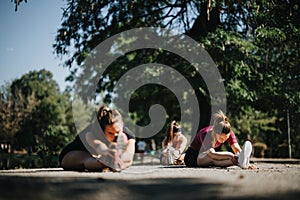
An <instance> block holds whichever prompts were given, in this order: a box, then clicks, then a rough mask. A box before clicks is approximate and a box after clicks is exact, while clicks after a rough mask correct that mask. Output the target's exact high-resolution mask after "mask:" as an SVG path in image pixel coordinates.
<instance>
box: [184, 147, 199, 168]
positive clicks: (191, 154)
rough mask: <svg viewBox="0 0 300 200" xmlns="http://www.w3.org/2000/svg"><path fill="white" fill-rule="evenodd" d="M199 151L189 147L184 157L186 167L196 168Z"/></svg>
mask: <svg viewBox="0 0 300 200" xmlns="http://www.w3.org/2000/svg"><path fill="white" fill-rule="evenodd" d="M198 154H199V151H195V150H194V149H192V147H189V148H188V149H187V150H186V152H185V156H184V163H185V165H186V166H187V167H198V165H197V158H198Z"/></svg>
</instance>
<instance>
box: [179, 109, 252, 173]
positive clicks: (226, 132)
mask: <svg viewBox="0 0 300 200" xmlns="http://www.w3.org/2000/svg"><path fill="white" fill-rule="evenodd" d="M225 141H227V142H228V144H229V145H230V147H231V149H232V151H233V152H234V154H233V153H231V152H217V151H215V149H216V148H217V147H219V146H220V145H221V144H222V143H224V142H225ZM251 151H252V146H251V143H250V142H249V141H246V142H245V143H244V145H243V148H242V149H241V148H240V146H239V144H238V143H237V140H236V137H235V134H234V133H233V131H232V130H231V126H230V123H229V122H228V118H227V117H226V116H225V115H224V113H223V112H222V111H219V112H217V113H216V114H215V115H214V124H213V126H209V127H206V128H203V129H201V130H200V131H199V132H198V133H197V134H196V136H195V137H194V138H193V140H192V142H191V144H190V146H189V148H188V150H187V152H186V155H185V159H184V161H185V164H186V166H188V167H197V166H198V167H208V166H219V167H229V166H232V165H238V166H239V167H241V168H242V169H248V168H252V169H253V168H256V167H255V166H254V165H251V164H249V161H250V155H251Z"/></svg>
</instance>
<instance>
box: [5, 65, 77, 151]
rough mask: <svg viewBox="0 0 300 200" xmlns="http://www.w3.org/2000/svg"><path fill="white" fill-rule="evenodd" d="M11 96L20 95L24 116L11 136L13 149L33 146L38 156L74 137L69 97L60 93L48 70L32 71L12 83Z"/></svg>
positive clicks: (57, 148)
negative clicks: (12, 137)
mask: <svg viewBox="0 0 300 200" xmlns="http://www.w3.org/2000/svg"><path fill="white" fill-rule="evenodd" d="M10 88H11V92H12V96H13V97H12V98H13V100H14V101H15V102H17V98H18V97H17V96H16V94H18V95H20V96H21V97H22V98H23V99H24V101H23V102H22V103H23V105H22V108H23V109H22V111H23V113H24V115H23V116H21V117H20V120H21V121H20V124H19V129H18V132H17V133H16V136H15V138H14V147H15V148H25V149H28V148H33V149H34V150H35V151H38V152H42V154H41V155H46V154H52V153H56V152H58V151H59V150H60V149H61V148H62V147H63V146H64V145H65V144H66V143H67V142H68V141H69V140H71V139H72V138H73V136H74V132H72V131H74V128H72V125H70V124H72V123H73V122H72V121H71V119H70V117H68V116H67V115H69V114H68V113H70V112H71V108H70V107H71V104H70V96H69V95H68V94H67V93H64V94H61V93H60V91H59V88H58V85H57V83H56V82H55V81H54V80H53V75H52V73H51V72H49V71H46V70H40V71H31V72H29V73H27V74H25V75H23V76H22V77H21V78H19V79H16V80H14V81H13V82H12V84H11V86H10Z"/></svg>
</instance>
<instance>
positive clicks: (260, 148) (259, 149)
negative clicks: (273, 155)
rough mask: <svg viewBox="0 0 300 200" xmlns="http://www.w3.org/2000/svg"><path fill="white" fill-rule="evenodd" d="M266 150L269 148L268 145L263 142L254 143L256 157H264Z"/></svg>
mask: <svg viewBox="0 0 300 200" xmlns="http://www.w3.org/2000/svg"><path fill="white" fill-rule="evenodd" d="M265 150H267V145H266V144H265V143H262V142H256V143H254V144H253V156H254V157H256V158H264V157H265Z"/></svg>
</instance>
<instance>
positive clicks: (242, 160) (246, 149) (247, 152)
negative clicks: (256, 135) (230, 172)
mask: <svg viewBox="0 0 300 200" xmlns="http://www.w3.org/2000/svg"><path fill="white" fill-rule="evenodd" d="M251 152H252V145H251V143H250V142H249V141H246V142H245V143H244V145H243V148H242V151H241V152H240V154H239V155H238V166H239V167H240V168H242V169H248V167H249V165H250V163H249V162H250V156H251Z"/></svg>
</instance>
